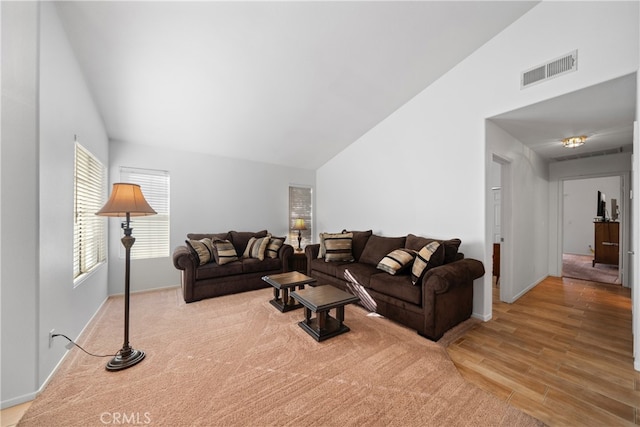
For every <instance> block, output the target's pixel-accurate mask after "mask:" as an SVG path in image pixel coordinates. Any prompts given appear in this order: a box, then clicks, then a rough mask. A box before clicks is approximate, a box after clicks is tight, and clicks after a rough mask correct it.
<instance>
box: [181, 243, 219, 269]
mask: <svg viewBox="0 0 640 427" xmlns="http://www.w3.org/2000/svg"><path fill="white" fill-rule="evenodd" d="M185 242H186V244H187V247H188V248H189V249H190V250H191V252H192V253H193V254H194V255H195V256H196V258H198V260H199V262H200V265H204V264H207V263H209V262H211V260H213V242H211V239H209V238H208V237H205V238H204V239H200V240H191V239H189V240H185Z"/></svg>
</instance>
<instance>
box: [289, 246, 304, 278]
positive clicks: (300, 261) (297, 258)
mask: <svg viewBox="0 0 640 427" xmlns="http://www.w3.org/2000/svg"><path fill="white" fill-rule="evenodd" d="M289 270H290V271H299V272H300V273H302V274H307V256H306V255H305V253H304V252H299V251H294V252H293V255H291V256H290V257H289Z"/></svg>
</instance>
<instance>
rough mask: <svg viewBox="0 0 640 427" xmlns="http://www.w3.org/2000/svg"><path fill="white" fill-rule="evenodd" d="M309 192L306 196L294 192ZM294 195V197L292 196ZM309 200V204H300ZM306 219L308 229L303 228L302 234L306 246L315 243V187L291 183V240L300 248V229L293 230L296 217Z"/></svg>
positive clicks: (303, 243)
mask: <svg viewBox="0 0 640 427" xmlns="http://www.w3.org/2000/svg"><path fill="white" fill-rule="evenodd" d="M303 191H304V192H307V191H308V195H305V196H304V197H303V196H302V195H301V194H298V195H296V194H292V193H295V192H299V193H301V192H303ZM292 196H293V197H292ZM303 199H306V201H308V207H307V206H302V207H301V206H300V204H301V203H305V200H303ZM299 218H302V219H304V222H305V225H306V227H307V229H306V230H301V232H300V234H301V235H302V241H301V246H302V249H303V250H304V247H305V246H307V245H310V244H312V243H313V187H311V186H306V185H294V184H291V185H289V233H288V234H289V242H290V244H291V246H293V247H294V248H295V249H297V248H298V230H293V224H294V223H295V221H296V219H299Z"/></svg>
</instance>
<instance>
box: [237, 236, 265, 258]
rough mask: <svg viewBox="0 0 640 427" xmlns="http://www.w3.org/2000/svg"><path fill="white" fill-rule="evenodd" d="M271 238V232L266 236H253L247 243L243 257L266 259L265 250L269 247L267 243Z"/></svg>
mask: <svg viewBox="0 0 640 427" xmlns="http://www.w3.org/2000/svg"><path fill="white" fill-rule="evenodd" d="M269 240H271V234H267V235H266V236H265V237H260V238H257V237H252V238H250V239H249V242H248V243H247V247H246V249H245V250H244V253H243V254H242V257H243V258H257V259H259V260H260V261H262V260H263V259H264V252H265V250H266V249H267V245H268V244H269Z"/></svg>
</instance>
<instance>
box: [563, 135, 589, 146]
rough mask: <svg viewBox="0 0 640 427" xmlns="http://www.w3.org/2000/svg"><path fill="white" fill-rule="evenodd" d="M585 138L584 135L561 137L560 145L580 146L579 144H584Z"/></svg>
mask: <svg viewBox="0 0 640 427" xmlns="http://www.w3.org/2000/svg"><path fill="white" fill-rule="evenodd" d="M586 140H587V136H586V135H580V136H571V137H569V138H565V139H563V140H562V145H563V146H564V147H565V148H576V147H580V146H581V145H584V143H585V141H586Z"/></svg>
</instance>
